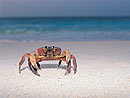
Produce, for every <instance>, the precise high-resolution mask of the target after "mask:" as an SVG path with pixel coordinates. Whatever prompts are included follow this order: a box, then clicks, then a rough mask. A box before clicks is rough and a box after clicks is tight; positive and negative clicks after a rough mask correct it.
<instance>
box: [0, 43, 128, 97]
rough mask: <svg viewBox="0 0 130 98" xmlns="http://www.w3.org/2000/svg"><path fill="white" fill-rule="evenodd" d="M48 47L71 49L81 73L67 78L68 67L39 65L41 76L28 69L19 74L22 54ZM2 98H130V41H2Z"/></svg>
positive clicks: (0, 92)
mask: <svg viewBox="0 0 130 98" xmlns="http://www.w3.org/2000/svg"><path fill="white" fill-rule="evenodd" d="M45 45H55V46H59V47H61V48H62V49H69V50H70V51H71V53H72V54H73V55H75V56H76V58H77V64H78V71H77V73H76V74H75V75H74V74H73V70H72V71H71V73H70V74H69V75H67V76H64V73H65V71H66V69H65V67H66V64H65V63H62V64H61V67H60V69H57V64H58V61H45V62H42V63H40V64H41V67H42V70H41V71H40V70H38V72H39V74H40V75H41V76H40V77H38V76H36V75H34V74H33V73H32V72H31V71H30V69H29V68H28V64H27V59H26V61H25V63H24V64H23V66H22V72H21V74H19V73H18V63H19V61H20V59H21V57H22V55H23V54H24V53H26V52H31V51H33V50H36V49H37V48H39V47H42V46H45ZM0 98H130V41H102V42H100V41H99V42H14V41H12V42H10V41H6V42H4V41H1V42H0Z"/></svg>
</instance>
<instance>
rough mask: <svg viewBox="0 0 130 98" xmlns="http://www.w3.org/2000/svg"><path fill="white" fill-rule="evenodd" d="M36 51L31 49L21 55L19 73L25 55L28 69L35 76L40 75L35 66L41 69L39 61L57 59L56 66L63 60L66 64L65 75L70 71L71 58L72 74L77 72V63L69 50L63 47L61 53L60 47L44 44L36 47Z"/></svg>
mask: <svg viewBox="0 0 130 98" xmlns="http://www.w3.org/2000/svg"><path fill="white" fill-rule="evenodd" d="M37 53H38V54H36V51H32V52H30V53H25V54H24V55H23V56H22V59H21V60H20V62H19V73H21V65H22V64H23V63H24V61H25V57H27V58H28V65H29V68H30V70H31V71H32V72H33V73H34V74H35V75H37V76H40V74H39V73H38V72H37V67H38V68H39V69H40V70H41V67H40V64H39V62H41V61H50V60H59V64H58V65H57V67H58V68H59V66H60V65H61V62H62V61H65V62H66V64H67V71H66V72H65V75H68V74H69V73H70V69H71V59H72V61H73V66H74V67H73V69H74V74H75V73H76V72H77V63H76V58H75V56H73V55H71V54H70V51H69V50H67V49H65V50H64V51H63V52H62V53H61V48H59V47H55V46H45V47H41V48H38V49H37Z"/></svg>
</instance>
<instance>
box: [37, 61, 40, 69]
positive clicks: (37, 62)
mask: <svg viewBox="0 0 130 98" xmlns="http://www.w3.org/2000/svg"><path fill="white" fill-rule="evenodd" d="M37 66H38V68H39V69H40V70H41V67H40V64H39V63H38V62H37Z"/></svg>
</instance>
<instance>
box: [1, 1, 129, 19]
mask: <svg viewBox="0 0 130 98" xmlns="http://www.w3.org/2000/svg"><path fill="white" fill-rule="evenodd" d="M30 16H34V17H35V16H36V17H37V16H130V0H0V17H30Z"/></svg>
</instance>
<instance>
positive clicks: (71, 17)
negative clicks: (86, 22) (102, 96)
mask: <svg viewBox="0 0 130 98" xmlns="http://www.w3.org/2000/svg"><path fill="white" fill-rule="evenodd" d="M0 18H130V16H4V17H3V16H0Z"/></svg>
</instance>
